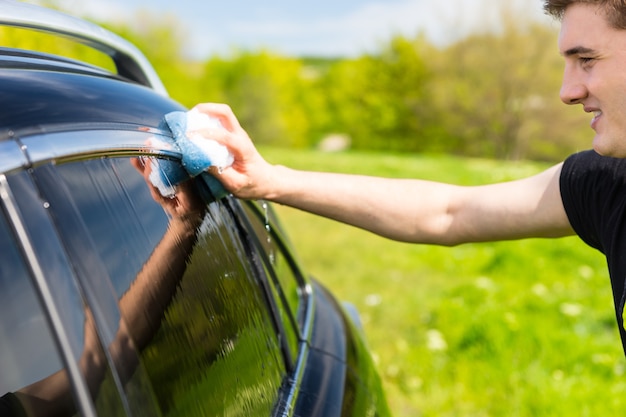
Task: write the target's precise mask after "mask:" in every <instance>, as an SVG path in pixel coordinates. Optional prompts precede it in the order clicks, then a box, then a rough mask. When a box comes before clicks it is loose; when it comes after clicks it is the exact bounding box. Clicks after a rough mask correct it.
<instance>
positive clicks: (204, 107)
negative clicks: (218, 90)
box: [194, 103, 243, 132]
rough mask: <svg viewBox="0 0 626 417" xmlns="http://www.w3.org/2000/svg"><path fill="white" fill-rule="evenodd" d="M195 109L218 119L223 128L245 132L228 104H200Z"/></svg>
mask: <svg viewBox="0 0 626 417" xmlns="http://www.w3.org/2000/svg"><path fill="white" fill-rule="evenodd" d="M194 109H196V110H198V111H200V112H201V113H204V114H207V115H209V116H211V117H217V118H218V119H219V120H220V122H221V123H222V126H224V128H226V129H227V130H229V131H231V132H234V131H241V130H243V129H242V128H241V125H240V124H239V120H237V117H236V116H235V113H233V111H232V109H231V108H230V106H229V105H228V104H223V103H200V104H197V105H196V106H194Z"/></svg>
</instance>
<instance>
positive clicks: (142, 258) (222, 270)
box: [56, 157, 285, 417]
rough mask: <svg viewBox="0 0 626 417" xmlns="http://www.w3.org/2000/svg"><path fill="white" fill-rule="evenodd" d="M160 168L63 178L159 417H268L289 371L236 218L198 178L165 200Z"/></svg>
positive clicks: (92, 170)
mask: <svg viewBox="0 0 626 417" xmlns="http://www.w3.org/2000/svg"><path fill="white" fill-rule="evenodd" d="M165 162H167V163H171V161H165ZM156 166H157V164H156V162H155V159H154V158H121V157H120V158H110V159H96V160H88V161H78V162H70V163H66V164H60V165H58V166H56V171H57V172H58V175H59V177H60V181H61V182H62V183H63V184H65V185H66V188H67V190H69V193H70V194H71V199H72V201H73V207H74V209H75V211H76V213H77V216H78V217H79V220H80V222H81V223H82V224H83V225H84V229H85V232H84V233H86V234H88V237H89V239H88V240H89V242H90V245H93V247H94V250H95V251H96V252H97V254H98V257H99V259H100V264H101V267H102V268H104V269H105V270H106V275H107V277H106V279H107V280H109V281H110V283H111V284H110V285H111V287H112V288H113V291H114V293H115V295H116V297H117V303H118V308H119V312H120V313H119V314H120V320H121V322H122V323H123V327H125V328H126V329H127V334H128V335H129V336H130V338H131V339H132V342H133V345H134V347H135V348H136V349H137V350H138V351H139V352H140V360H141V367H142V368H143V369H145V370H146V372H147V374H148V377H149V380H150V383H151V387H152V390H153V392H154V395H155V398H156V401H157V402H158V404H159V406H160V408H161V411H162V413H163V414H164V415H166V416H169V415H185V416H194V415H246V416H252V417H254V416H261V415H269V414H270V413H271V410H272V409H273V407H274V405H275V401H276V398H277V396H278V392H279V389H280V386H281V384H282V380H283V378H284V376H285V361H284V358H283V356H282V352H281V346H280V343H279V339H278V336H277V330H276V326H275V324H274V321H273V318H272V317H271V315H270V312H269V311H268V306H267V300H266V299H265V296H264V293H263V291H262V288H261V286H260V285H259V282H258V274H257V273H256V272H255V270H254V268H253V265H252V264H251V263H250V260H249V259H248V254H247V250H246V248H245V246H244V244H243V243H242V241H241V239H240V235H239V230H238V228H237V226H236V224H235V223H234V218H233V216H232V214H231V211H230V210H229V208H228V206H227V205H226V204H225V203H224V202H215V201H212V199H211V195H210V193H209V192H208V190H207V189H206V188H205V185H204V183H203V181H200V180H189V181H185V182H183V183H180V184H178V185H177V186H176V187H175V195H174V196H170V195H165V196H164V195H162V194H161V193H160V192H159V190H158V189H157V188H156V187H155V186H154V184H153V182H152V181H151V178H153V177H151V176H150V174H151V170H152V169H153V168H155V167H156ZM166 182H167V181H166ZM78 232H80V231H78ZM72 233H74V234H75V233H77V231H72ZM68 239H69V237H68ZM76 262H77V263H78V262H80V261H79V260H77V261H76ZM84 275H88V274H84ZM81 279H84V280H89V279H90V277H89V276H81ZM128 366H129V365H128V364H126V363H122V368H124V367H128ZM118 372H123V369H122V370H121V371H118ZM129 372H131V373H132V372H135V370H134V369H130V370H129Z"/></svg>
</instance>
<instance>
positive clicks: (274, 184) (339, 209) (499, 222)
mask: <svg viewBox="0 0 626 417" xmlns="http://www.w3.org/2000/svg"><path fill="white" fill-rule="evenodd" d="M197 108H198V109H199V110H200V111H203V112H205V113H207V114H209V115H211V116H214V117H219V118H220V120H221V121H222V125H223V126H224V127H225V129H219V128H215V129H210V130H208V131H205V132H203V134H204V135H205V136H206V137H211V138H214V139H216V140H218V141H219V142H221V143H224V144H226V145H227V146H228V147H229V148H230V150H231V151H232V152H233V154H234V156H235V163H234V164H233V166H232V167H231V168H229V169H226V170H224V171H223V172H222V173H221V174H216V175H217V177H218V178H219V179H220V181H222V183H223V184H224V186H225V187H226V188H227V189H228V190H229V191H231V192H232V193H233V194H234V195H236V196H238V197H240V198H249V199H267V200H271V201H275V202H277V203H280V204H285V205H288V206H291V207H295V208H298V209H301V210H305V211H308V212H311V213H314V214H318V215H321V216H325V217H328V218H331V219H335V220H338V221H341V222H344V223H347V224H350V225H353V226H356V227H360V228H363V229H365V230H369V231H372V232H374V233H377V234H379V235H382V236H385V237H388V238H391V239H395V240H400V241H406V242H415V243H431V244H439V245H456V244H460V243H464V242H480V241H490V240H507V239H519V238H524V237H559V236H566V235H570V234H572V233H573V232H572V229H571V226H570V224H569V221H568V219H567V216H566V214H565V211H564V209H563V204H562V202H561V196H560V190H559V175H560V172H561V165H560V164H559V165H556V166H554V167H552V168H550V169H548V170H546V171H544V172H542V173H540V174H538V175H535V176H533V177H529V178H526V179H522V180H517V181H512V182H508V183H499V184H491V185H483V186H476V187H462V186H456V185H449V184H443V183H437V182H431V181H422V180H413V179H389V178H378V177H368V176H358V175H346V174H330V173H319V172H307V171H297V170H293V169H289V168H287V167H283V166H276V165H271V164H269V163H268V162H267V161H265V160H264V159H263V158H262V156H261V155H260V154H259V153H258V152H257V150H256V149H255V148H254V145H253V144H252V141H251V140H250V139H249V137H248V136H247V134H246V132H245V131H244V130H243V129H242V128H241V126H240V125H239V123H238V121H237V119H236V118H235V116H234V114H233V113H232V111H231V110H230V108H229V107H228V106H225V105H221V104H202V105H198V106H197Z"/></svg>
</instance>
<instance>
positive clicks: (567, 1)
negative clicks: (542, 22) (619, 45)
mask: <svg viewBox="0 0 626 417" xmlns="http://www.w3.org/2000/svg"><path fill="white" fill-rule="evenodd" d="M574 3H585V4H591V5H596V6H598V7H599V8H600V10H603V11H604V15H605V17H606V19H607V21H608V22H609V24H610V25H611V26H613V27H614V28H615V29H626V0H544V2H543V10H544V11H545V12H546V13H547V14H548V15H550V16H552V17H554V18H556V19H559V20H560V19H562V18H563V14H564V13H565V9H567V7H568V6H570V5H572V4H574Z"/></svg>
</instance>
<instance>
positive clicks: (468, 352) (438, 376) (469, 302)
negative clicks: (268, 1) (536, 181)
mask: <svg viewBox="0 0 626 417" xmlns="http://www.w3.org/2000/svg"><path fill="white" fill-rule="evenodd" d="M262 152H263V154H264V156H265V157H266V158H267V159H268V160H270V161H271V162H273V163H282V164H285V163H289V164H290V165H291V166H293V167H296V168H301V169H312V170H321V171H334V172H338V171H341V172H348V173H358V174H366V175H376V176H387V177H403V178H415V177H419V178H427V179H428V178H430V179H438V180H443V181H447V182H451V183H456V184H476V185H477V184H484V183H489V182H493V181H506V180H512V179H515V178H519V177H525V176H528V175H531V174H533V173H535V172H538V171H540V170H542V169H544V168H545V167H546V166H545V165H544V164H540V163H528V162H507V163H501V162H496V161H493V160H486V159H466V158H459V157H451V156H428V155H411V156H409V155H400V154H389V153H370V152H355V151H352V152H347V153H334V154H323V153H321V152H317V151H296V150H293V149H291V150H285V149H275V148H263V149H262ZM277 209H278V211H279V214H280V216H281V218H282V220H283V223H285V226H286V229H287V230H290V231H291V235H292V236H291V237H292V241H293V242H294V244H296V246H297V249H298V253H299V256H300V258H301V260H302V261H303V264H304V265H306V266H307V267H308V268H310V269H309V272H310V273H311V274H312V275H313V276H315V277H316V278H318V279H320V280H321V281H322V282H324V283H325V284H326V285H327V286H328V287H329V288H330V289H331V290H332V291H333V292H334V293H335V294H338V295H339V296H340V298H341V299H343V300H345V301H349V302H351V303H353V304H355V305H356V307H357V308H358V310H359V311H360V313H361V317H362V320H363V323H364V326H365V333H366V335H367V339H368V342H369V345H370V347H371V349H372V351H373V352H374V357H375V359H376V363H377V367H378V369H379V371H380V373H381V375H382V377H383V382H384V385H385V389H386V392H387V397H388V400H389V402H390V405H391V409H392V410H393V412H394V415H395V416H397V417H403V416H407V417H408V416H437V417H441V416H492V417H497V416H503V417H504V416H506V417H510V416H517V417H526V416H528V417H530V416H532V417H541V416H567V415H576V416H609V415H620V414H621V412H622V410H623V407H624V406H625V405H626V400H625V398H626V396H625V394H626V384H624V382H623V376H624V372H625V371H626V363H625V362H624V354H623V352H622V350H621V345H620V339H619V334H618V332H617V328H616V322H615V316H614V310H613V306H612V299H611V288H610V283H609V280H608V273H607V271H606V263H605V260H604V258H603V257H602V256H601V254H600V253H598V252H597V251H595V250H593V249H591V248H589V247H587V246H586V245H585V244H584V243H582V242H581V241H580V240H579V239H578V238H576V237H570V238H564V239H558V240H550V239H528V240H521V241H513V242H495V243H481V244H467V245H460V246H457V247H453V248H444V247H436V246H430V245H410V244H404V243H397V242H392V241H389V240H386V239H383V238H380V237H378V236H375V235H372V234H369V233H366V232H364V231H361V230H358V229H355V228H352V227H348V226H344V225H341V224H339V223H336V222H332V221H330V220H327V219H324V218H320V217H315V216H312V215H309V214H306V213H303V212H300V211H297V210H293V209H290V208H287V207H283V206H278V207H277Z"/></svg>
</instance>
